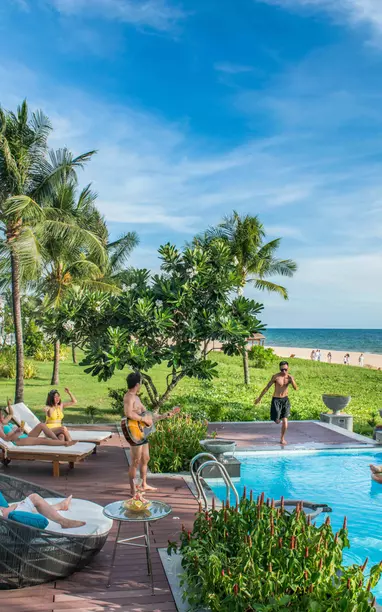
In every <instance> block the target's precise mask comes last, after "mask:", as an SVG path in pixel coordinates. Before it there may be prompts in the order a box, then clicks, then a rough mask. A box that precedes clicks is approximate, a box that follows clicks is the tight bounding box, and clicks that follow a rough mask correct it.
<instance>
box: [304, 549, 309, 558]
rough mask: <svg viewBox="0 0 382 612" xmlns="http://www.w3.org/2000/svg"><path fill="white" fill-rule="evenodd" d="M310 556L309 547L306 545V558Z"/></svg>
mask: <svg viewBox="0 0 382 612" xmlns="http://www.w3.org/2000/svg"><path fill="white" fill-rule="evenodd" d="M308 557H309V548H308V547H307V546H306V548H305V559H307V558H308Z"/></svg>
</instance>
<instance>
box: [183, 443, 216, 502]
mask: <svg viewBox="0 0 382 612" xmlns="http://www.w3.org/2000/svg"><path fill="white" fill-rule="evenodd" d="M200 457H209V459H212V460H213V461H216V463H217V462H218V460H217V459H216V457H215V456H214V455H211V453H206V452H203V453H198V454H197V455H195V457H193V458H192V459H191V461H190V474H191V478H192V481H193V483H194V485H195V488H196V491H197V493H198V502H200V501H201V500H202V498H203V499H204V500H206V497H205V495H204V491H203V487H202V486H201V484H200V479H199V478H196V476H195V472H194V464H195V462H196V461H197V460H198V459H200Z"/></svg>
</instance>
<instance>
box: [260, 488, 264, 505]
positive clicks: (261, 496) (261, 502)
mask: <svg viewBox="0 0 382 612" xmlns="http://www.w3.org/2000/svg"><path fill="white" fill-rule="evenodd" d="M263 503H264V491H263V492H262V494H261V495H260V505H263Z"/></svg>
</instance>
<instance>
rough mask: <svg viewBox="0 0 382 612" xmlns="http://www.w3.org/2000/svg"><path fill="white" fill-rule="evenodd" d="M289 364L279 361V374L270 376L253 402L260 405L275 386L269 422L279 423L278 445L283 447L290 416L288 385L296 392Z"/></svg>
mask: <svg viewBox="0 0 382 612" xmlns="http://www.w3.org/2000/svg"><path fill="white" fill-rule="evenodd" d="M288 370H289V364H288V362H287V361H280V372H277V374H275V375H274V376H272V378H271V380H270V381H269V383H268V384H267V386H266V387H265V389H263V391H262V392H261V393H260V395H259V397H258V398H257V399H256V400H255V405H257V404H260V402H261V400H262V398H263V396H264V395H265V394H266V393H267V391H269V389H270V388H271V387H272V385H274V386H275V388H274V391H273V397H272V403H271V420H272V421H274V422H275V423H277V425H278V424H279V423H280V422H281V438H280V444H281V445H282V446H285V444H286V441H285V434H286V432H287V429H288V418H289V415H290V402H289V397H288V391H289V385H292V387H293V389H294V390H295V391H297V385H296V382H295V380H294V378H293V376H291V375H290V374H289V372H288Z"/></svg>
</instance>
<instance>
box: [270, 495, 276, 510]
mask: <svg viewBox="0 0 382 612" xmlns="http://www.w3.org/2000/svg"><path fill="white" fill-rule="evenodd" d="M271 507H272V510H274V509H275V500H274V499H273V498H272V502H271Z"/></svg>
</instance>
